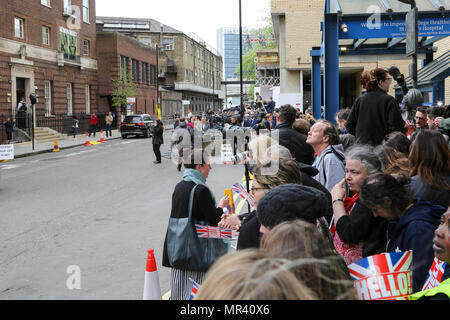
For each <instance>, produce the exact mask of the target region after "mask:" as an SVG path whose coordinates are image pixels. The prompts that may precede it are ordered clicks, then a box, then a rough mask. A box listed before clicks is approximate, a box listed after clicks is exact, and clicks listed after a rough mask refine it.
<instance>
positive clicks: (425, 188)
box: [163, 68, 450, 300]
mask: <svg viewBox="0 0 450 320" xmlns="http://www.w3.org/2000/svg"><path fill="white" fill-rule="evenodd" d="M391 82H392V78H390V77H389V73H388V72H387V70H384V69H380V68H377V69H373V70H370V71H366V72H364V73H363V74H362V76H361V83H362V85H363V87H364V89H366V91H365V92H364V94H363V95H362V96H361V97H359V98H357V99H356V101H355V102H354V104H353V106H352V108H350V109H342V110H340V111H339V112H338V113H337V114H336V115H335V119H336V125H334V124H332V123H331V122H329V121H326V120H323V119H314V118H313V117H312V113H311V110H310V109H309V108H308V109H306V110H305V113H304V114H303V113H301V112H299V110H297V109H295V108H294V107H292V106H291V105H282V106H280V107H276V106H275V105H274V103H271V106H270V108H269V109H268V108H267V107H268V105H267V106H265V104H264V103H262V102H260V103H257V104H256V105H254V106H252V107H250V106H245V107H244V108H242V110H241V109H237V110H229V111H225V112H223V113H222V114H214V113H213V112H209V113H206V114H204V115H202V116H192V120H191V119H189V118H188V119H185V120H184V121H180V122H179V123H177V126H179V127H180V128H183V129H186V128H188V129H189V128H190V129H189V130H190V132H192V136H195V132H200V134H201V132H203V133H204V132H206V131H207V130H209V129H211V128H215V129H219V130H223V131H226V130H230V128H233V126H237V127H242V128H246V127H249V128H253V129H255V130H260V131H259V132H258V133H259V134H258V135H257V136H256V137H254V138H252V140H251V141H250V142H249V143H248V152H247V153H246V163H247V164H249V170H250V171H251V173H252V181H251V189H250V190H251V192H250V194H251V196H252V198H253V200H254V204H255V206H254V210H253V211H251V212H248V213H243V214H239V215H237V214H232V215H230V214H228V213H224V210H223V209H224V208H225V207H226V206H227V203H228V199H227V198H226V197H224V198H222V199H221V200H220V201H219V202H218V203H216V200H215V197H214V194H213V192H212V191H211V190H210V189H209V188H208V186H207V185H206V179H207V178H208V175H209V172H210V170H211V161H210V160H211V159H210V155H208V154H206V153H204V152H202V153H201V155H198V154H197V153H198V152H199V151H198V150H196V146H194V145H193V148H194V149H193V150H191V157H190V158H189V159H190V160H192V161H191V163H189V161H187V162H186V160H184V167H185V172H184V176H183V181H181V182H180V183H178V184H177V186H176V187H175V191H174V194H173V201H172V212H171V218H177V217H178V218H186V217H187V215H188V212H189V208H188V206H189V203H188V202H189V201H188V197H189V193H190V192H191V190H192V189H193V188H194V187H195V186H196V185H197V184H200V185H202V186H203V187H202V188H200V189H199V190H198V191H196V192H195V195H194V198H193V205H192V206H193V207H192V208H193V209H192V219H195V220H197V221H207V225H211V226H219V227H222V228H228V229H233V230H235V231H236V232H237V234H238V239H237V246H236V252H230V253H228V254H225V255H222V256H217V257H216V258H217V259H216V262H215V263H214V264H213V265H212V266H207V267H206V268H205V269H204V270H202V271H201V272H198V271H196V270H192V269H190V267H189V265H188V264H186V265H185V266H183V267H181V268H180V267H177V268H175V267H174V266H173V265H172V264H171V254H172V250H173V248H172V247H171V245H169V244H168V242H167V236H166V241H165V244H164V259H163V265H164V266H165V267H169V268H172V296H171V299H187V297H189V294H190V291H191V289H192V282H190V281H187V279H194V280H195V281H196V282H197V283H199V284H200V285H201V287H200V290H199V292H198V294H197V296H196V299H312V300H321V299H326V300H340V299H357V298H358V297H357V295H356V292H355V290H354V286H353V281H352V279H351V277H350V274H349V269H348V266H349V265H351V264H352V263H354V262H356V261H358V260H360V259H363V258H366V257H369V256H373V255H377V254H380V253H385V252H399V251H401V252H404V251H409V250H412V252H413V258H412V259H413V264H412V291H413V293H414V295H413V296H411V297H415V298H417V299H419V298H420V299H450V290H449V286H448V284H449V280H448V279H449V278H450V267H449V266H448V265H449V263H450V228H449V225H450V144H449V137H448V133H449V121H450V118H449V116H450V114H449V113H450V112H449V111H450V110H449V109H450V108H449V106H447V107H441V106H433V107H429V108H423V107H419V108H417V110H416V114H415V128H413V129H412V130H411V127H410V125H409V124H407V123H405V121H404V120H403V118H402V115H401V113H400V107H399V104H398V103H397V101H396V100H395V99H394V98H393V97H392V96H390V95H389V94H388V93H387V92H388V91H389V87H390V84H391ZM255 119H256V120H255ZM176 129H177V127H176V128H175V130H176ZM261 130H262V131H261ZM408 133H410V134H408ZM275 137H276V139H275ZM177 143H179V139H178V138H177V139H175V140H173V141H172V144H173V145H174V146H176V144H177ZM194 155H197V156H196V157H194ZM194 158H195V159H201V161H200V162H198V161H197V162H195V161H194ZM184 159H186V157H184ZM274 161H276V162H277V165H278V167H277V171H276V172H271V173H270V170H268V169H269V168H270V166H271V164H272V163H273V162H274ZM194 163H195V164H194ZM181 167H182V161H181V162H180V164H179V170H181ZM267 172H269V173H267ZM216 240H217V241H223V240H221V239H216ZM230 251H233V250H230ZM213 253H214V252H213V251H211V250H210V251H208V254H213ZM434 258H437V259H440V260H441V261H443V262H446V263H447V267H446V269H445V272H444V274H443V276H442V279H441V281H442V284H441V285H440V286H439V287H437V288H433V289H431V290H433V291H432V292H431V291H426V292H424V291H422V288H423V285H424V283H425V280H426V277H427V275H428V271H429V269H430V267H431V265H432V263H433V260H434Z"/></svg>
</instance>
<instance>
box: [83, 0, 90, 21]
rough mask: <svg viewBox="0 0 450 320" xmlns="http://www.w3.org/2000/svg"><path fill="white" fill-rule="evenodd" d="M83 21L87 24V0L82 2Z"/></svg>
mask: <svg viewBox="0 0 450 320" xmlns="http://www.w3.org/2000/svg"><path fill="white" fill-rule="evenodd" d="M83 21H84V22H87V23H89V0H83Z"/></svg>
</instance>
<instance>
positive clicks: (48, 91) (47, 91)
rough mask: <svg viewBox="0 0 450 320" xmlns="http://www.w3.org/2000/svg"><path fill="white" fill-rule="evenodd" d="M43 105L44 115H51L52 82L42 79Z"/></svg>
mask: <svg viewBox="0 0 450 320" xmlns="http://www.w3.org/2000/svg"><path fill="white" fill-rule="evenodd" d="M44 105H45V115H46V116H47V117H48V116H51V114H52V82H51V81H50V80H44Z"/></svg>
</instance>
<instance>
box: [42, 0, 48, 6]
mask: <svg viewBox="0 0 450 320" xmlns="http://www.w3.org/2000/svg"><path fill="white" fill-rule="evenodd" d="M41 4H43V5H44V6H47V7H50V0H41Z"/></svg>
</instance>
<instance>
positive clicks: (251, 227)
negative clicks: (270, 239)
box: [236, 210, 262, 250]
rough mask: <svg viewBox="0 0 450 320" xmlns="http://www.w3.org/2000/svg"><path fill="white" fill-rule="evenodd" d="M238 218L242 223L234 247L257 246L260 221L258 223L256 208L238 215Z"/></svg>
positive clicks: (259, 235) (238, 248)
mask: <svg viewBox="0 0 450 320" xmlns="http://www.w3.org/2000/svg"><path fill="white" fill-rule="evenodd" d="M239 218H240V219H241V220H242V225H241V227H240V228H239V237H238V241H237V247H236V249H237V250H243V249H249V248H259V242H260V240H261V237H262V234H261V233H260V232H259V229H260V228H261V223H259V220H258V219H257V218H256V210H253V211H252V212H250V213H246V214H243V215H240V216H239Z"/></svg>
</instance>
